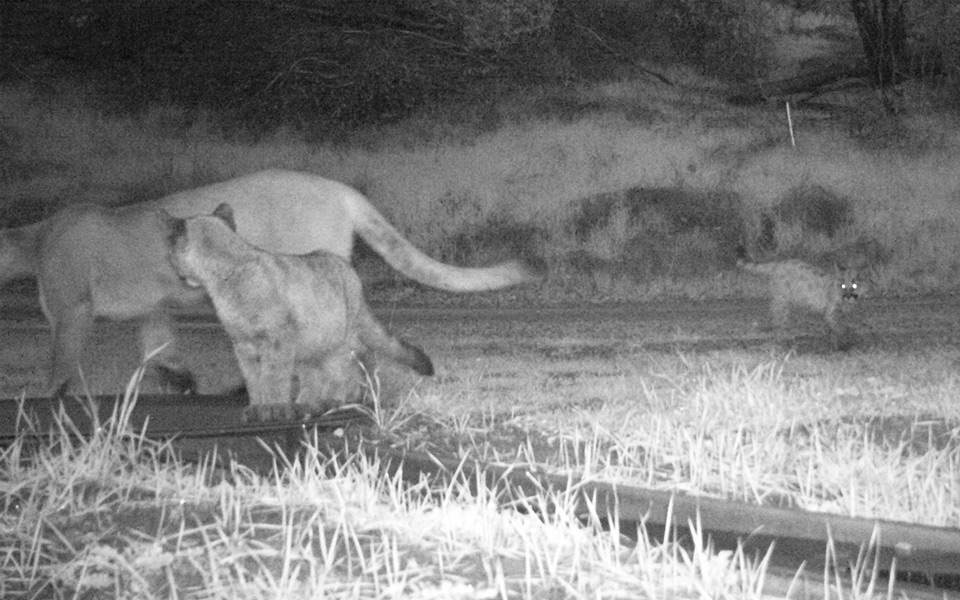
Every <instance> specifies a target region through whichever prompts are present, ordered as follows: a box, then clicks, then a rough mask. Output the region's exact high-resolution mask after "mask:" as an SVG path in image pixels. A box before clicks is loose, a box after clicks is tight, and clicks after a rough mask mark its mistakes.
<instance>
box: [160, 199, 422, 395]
mask: <svg viewBox="0 0 960 600" xmlns="http://www.w3.org/2000/svg"><path fill="white" fill-rule="evenodd" d="M232 224H233V223H232V220H231V218H230V214H229V206H228V205H222V206H221V207H218V209H217V211H216V212H215V215H214V216H199V217H194V218H190V219H187V220H177V221H175V222H174V223H173V224H172V230H171V235H170V242H169V243H170V248H171V251H170V259H171V262H172V264H173V266H174V269H175V270H176V271H177V272H178V273H179V274H180V275H181V276H182V277H184V278H185V279H186V281H187V282H188V283H190V284H193V285H199V286H202V287H203V288H204V290H205V291H206V292H207V294H208V295H209V297H210V299H211V300H212V301H213V306H214V308H215V309H216V311H217V317H218V318H219V319H220V322H221V323H222V324H223V326H224V328H225V329H226V331H227V334H228V335H229V336H230V339H231V341H232V342H233V347H234V351H235V353H236V356H237V360H238V362H239V364H240V370H241V371H242V372H243V377H244V380H245V381H246V384H247V390H248V392H249V394H250V399H251V404H252V405H253V406H255V407H256V406H262V405H270V404H287V403H289V402H290V400H291V394H292V391H291V390H292V381H293V377H294V375H296V376H297V379H298V381H299V387H300V389H299V393H298V395H297V398H296V402H297V404H311V405H317V404H320V405H327V404H328V403H333V404H342V403H344V402H347V401H351V400H355V399H357V397H358V395H359V391H360V387H359V383H360V380H359V375H360V373H359V371H358V370H357V369H358V367H357V361H356V358H357V357H358V356H360V355H362V354H364V353H365V352H366V351H368V350H369V351H375V352H377V353H380V354H382V355H383V356H387V357H390V358H392V359H394V360H396V361H398V362H400V363H402V364H405V365H407V366H409V367H410V368H412V369H414V370H416V371H417V372H418V373H420V374H422V375H432V374H433V365H432V364H431V362H430V359H429V358H428V357H427V355H426V354H424V353H423V351H422V350H420V349H419V348H416V347H414V346H411V345H409V344H406V343H404V342H401V341H400V340H397V339H396V338H394V337H393V336H390V335H389V334H387V332H386V331H384V329H383V327H382V326H381V325H380V324H379V323H378V322H377V321H376V319H374V317H373V315H371V314H370V311H369V309H368V308H367V305H366V302H364V300H363V291H362V288H361V285H360V279H359V278H358V277H357V275H356V273H355V272H354V270H353V269H352V268H351V267H350V265H349V264H348V263H347V262H346V261H345V260H344V259H342V258H340V257H339V256H336V255H334V254H331V253H330V252H324V251H316V252H311V253H309V254H304V255H289V254H275V253H269V252H265V251H263V250H259V249H257V248H255V247H253V246H251V245H250V244H248V243H247V242H246V241H244V240H243V239H242V238H241V237H240V236H239V235H237V234H236V233H234V232H233V231H232V230H231V228H230V226H228V225H232Z"/></svg>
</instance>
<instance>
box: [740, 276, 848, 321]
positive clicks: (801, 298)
mask: <svg viewBox="0 0 960 600" xmlns="http://www.w3.org/2000/svg"><path fill="white" fill-rule="evenodd" d="M737 265H738V266H739V267H740V268H741V269H743V270H745V271H748V272H750V273H755V274H757V275H762V276H765V277H766V278H767V279H768V283H769V286H770V288H769V289H770V312H771V315H772V317H773V323H774V325H775V326H776V327H785V326H786V324H787V320H788V318H789V316H790V309H791V308H801V309H804V310H808V311H810V312H814V313H818V314H820V315H822V316H823V318H824V320H825V321H826V322H827V325H828V326H829V327H830V329H831V330H833V331H835V332H838V331H840V328H839V325H838V322H837V312H838V311H839V310H840V309H841V307H842V305H843V304H844V302H845V301H848V300H856V299H857V297H858V296H859V289H858V284H857V283H856V282H855V281H853V280H852V279H848V278H846V274H842V273H829V272H827V271H825V270H823V269H819V268H817V267H814V266H813V265H810V264H808V263H805V262H803V261H802V260H796V259H791V260H779V261H771V262H764V263H754V262H746V261H740V262H738V263H737Z"/></svg>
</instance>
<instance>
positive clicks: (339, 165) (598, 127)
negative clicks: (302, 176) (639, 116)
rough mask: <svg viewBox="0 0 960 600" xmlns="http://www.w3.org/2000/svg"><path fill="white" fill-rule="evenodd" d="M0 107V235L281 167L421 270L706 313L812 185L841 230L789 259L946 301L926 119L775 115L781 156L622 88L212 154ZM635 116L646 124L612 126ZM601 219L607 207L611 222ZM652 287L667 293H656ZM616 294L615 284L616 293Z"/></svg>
mask: <svg viewBox="0 0 960 600" xmlns="http://www.w3.org/2000/svg"><path fill="white" fill-rule="evenodd" d="M638 95H643V96H642V97H643V100H642V101H640V100H637V97H638ZM626 98H630V100H629V102H630V103H632V105H633V106H632V107H631V108H629V110H624V106H623V102H624V101H625V99H626ZM0 100H2V101H0V105H2V106H3V107H4V108H3V110H2V112H0V124H2V129H0V132H2V135H3V137H4V140H5V142H6V143H5V144H3V146H2V152H3V158H4V160H5V167H4V173H3V181H2V186H3V202H4V204H5V205H6V207H7V211H6V213H5V214H6V215H11V216H6V217H5V220H6V221H8V222H15V221H16V214H15V213H16V212H17V211H22V212H24V213H29V214H36V211H30V210H27V209H26V208H25V207H29V206H34V205H37V204H41V205H45V206H59V205H62V204H64V203H68V202H75V201H80V200H92V201H98V202H108V203H126V202H130V201H135V200H143V199H147V198H152V197H157V196H160V195H162V194H165V193H169V192H172V191H175V190H179V189H186V188H191V187H196V186H198V185H202V184H205V183H209V182H212V181H217V180H221V179H225V178H229V177H233V176H236V175H239V174H242V173H247V172H251V171H255V170H258V169H262V168H267V167H282V168H289V169H297V170H305V171H311V172H315V173H318V174H321V175H324V176H327V177H331V178H334V179H338V180H341V181H345V182H347V183H350V184H352V185H354V186H356V187H358V188H359V189H360V190H361V191H363V192H364V193H365V194H367V195H368V196H369V197H370V198H371V200H372V201H373V202H374V203H375V204H376V205H377V206H378V207H379V208H380V209H381V210H383V212H385V213H386V214H387V215H388V217H389V218H390V219H391V220H392V221H393V222H394V223H396V224H397V225H398V226H399V227H400V229H401V230H402V231H403V232H404V233H405V234H406V235H407V236H408V237H409V238H410V239H411V240H412V241H413V242H414V243H415V244H417V245H418V246H420V247H422V248H423V249H424V250H426V251H427V252H429V253H431V254H433V255H435V256H437V257H438V258H441V259H445V260H457V261H461V260H467V261H468V262H469V261H470V257H469V256H465V252H464V248H463V244H464V242H465V241H466V242H470V240H471V239H473V240H476V242H475V243H474V242H470V243H468V248H469V249H470V251H473V250H476V252H477V253H479V254H480V255H481V256H482V254H483V252H484V251H486V250H489V249H490V248H489V247H491V246H492V247H497V246H502V247H506V248H511V249H514V250H518V251H521V252H524V253H528V254H537V255H539V256H542V257H545V258H546V259H547V260H548V262H549V263H550V264H551V270H552V273H553V278H552V281H553V282H554V283H555V284H556V286H555V289H554V291H558V292H562V291H563V290H564V289H568V290H569V289H583V285H582V284H583V281H582V280H581V279H578V277H579V276H578V275H577V273H579V272H581V271H584V270H585V271H587V272H605V273H606V276H607V277H608V279H611V280H612V283H610V284H609V285H608V286H607V287H608V289H598V291H599V292H601V293H607V294H609V293H613V294H614V296H617V295H620V294H625V295H627V296H631V297H633V296H636V295H644V296H648V295H650V292H651V291H652V290H655V289H662V288H664V287H665V288H666V289H671V288H678V287H680V288H682V287H683V286H684V285H689V286H691V288H690V289H691V290H697V291H696V292H695V294H694V293H693V292H691V295H700V294H706V295H724V294H727V293H729V292H730V290H729V289H728V288H725V287H723V286H720V287H717V289H716V290H714V291H712V292H711V286H710V285H707V284H706V282H709V281H710V280H711V279H712V278H713V277H714V275H715V271H716V270H717V269H720V270H722V269H726V268H732V260H723V261H719V262H717V264H715V265H711V266H710V267H709V268H708V269H707V272H704V265H705V264H706V263H704V257H714V258H716V257H718V256H720V257H722V256H732V251H733V246H734V245H736V244H737V243H741V242H742V241H743V240H741V239H739V238H740V237H742V236H741V235H740V234H737V233H736V232H737V231H738V229H739V228H740V226H741V225H740V224H741V223H742V224H743V228H744V229H743V232H744V233H743V236H746V237H747V238H748V239H747V240H746V241H747V242H748V243H749V242H751V241H752V240H753V239H754V238H757V237H758V236H760V235H761V234H762V231H761V227H760V225H759V224H760V223H761V221H762V218H761V217H762V215H763V214H769V213H770V212H771V211H774V210H775V208H776V207H777V206H778V205H779V203H780V202H783V201H784V200H785V199H786V198H788V197H790V196H791V195H792V194H795V191H796V190H797V189H803V188H806V187H810V186H817V187H818V189H822V190H823V194H826V195H828V196H833V197H836V198H841V199H842V200H843V202H845V203H847V204H848V205H849V206H850V214H851V215H852V218H851V222H850V223H849V224H848V226H846V227H845V228H844V229H843V230H842V232H841V234H840V235H836V236H833V237H831V238H830V239H828V240H826V243H825V244H824V243H822V242H823V240H821V239H820V238H818V237H817V235H814V234H816V232H810V233H811V235H808V234H807V233H805V232H801V234H802V235H800V237H799V238H797V240H798V241H797V242H796V245H798V246H800V247H803V246H806V251H807V254H810V253H817V254H820V253H823V252H830V251H833V250H836V249H838V248H842V247H844V246H845V245H849V244H851V243H855V242H867V241H868V242H870V243H872V244H876V245H878V246H879V247H880V248H882V249H883V252H882V255H883V256H884V257H887V258H886V259H885V262H884V263H883V264H871V265H870V266H871V267H873V270H872V276H873V277H874V279H875V284H876V285H875V286H874V290H875V292H886V291H897V292H900V291H920V290H940V291H950V290H954V289H957V287H958V284H960V279H958V278H960V264H958V262H957V261H958V260H960V259H958V258H956V257H958V256H960V252H958V250H960V247H958V246H957V243H958V242H957V241H956V240H958V239H960V235H957V229H958V227H960V209H958V206H960V205H958V203H957V202H956V201H955V200H956V198H957V196H958V194H960V175H957V174H956V169H953V168H952V165H953V164H954V163H955V162H956V158H957V141H958V140H957V135H958V134H957V132H958V128H956V127H955V126H954V125H951V124H950V121H948V120H943V119H937V118H935V117H933V116H931V117H930V118H929V119H927V120H922V119H917V120H916V122H915V123H913V124H910V123H906V124H904V125H903V129H904V133H903V136H904V138H903V139H902V140H901V141H900V142H898V143H897V144H896V145H891V146H889V147H887V148H886V149H878V148H875V147H868V146H865V145H864V144H862V143H858V142H856V141H854V140H852V139H851V138H850V137H849V136H847V134H846V133H845V132H838V131H836V130H835V129H831V128H826V127H821V126H818V125H815V123H814V122H812V121H806V120H804V112H803V110H795V117H796V131H795V133H796V137H797V139H798V144H797V146H796V147H795V148H794V147H790V146H789V142H788V137H787V134H786V129H785V125H784V123H783V117H782V114H781V113H780V111H779V109H777V110H771V111H769V112H764V111H756V110H754V111H750V112H748V111H744V110H742V109H735V108H730V107H726V106H724V105H723V104H720V103H717V102H715V101H713V100H710V99H709V97H700V98H696V99H695V101H694V99H692V98H690V97H689V95H686V94H685V93H683V92H678V91H677V90H672V89H667V88H663V87H652V86H639V87H638V86H636V84H623V85H621V86H611V85H604V86H597V87H593V88H585V89H582V90H578V91H577V90H575V91H573V92H572V93H570V94H569V95H568V96H567V100H568V101H572V102H574V103H577V102H583V103H589V102H596V101H598V100H599V101H603V102H605V103H606V105H607V106H608V109H606V110H601V111H594V112H586V113H584V114H583V115H582V116H580V117H578V118H575V119H573V120H568V119H564V120H558V119H556V118H554V117H552V116H550V113H549V112H544V113H538V112H537V110H536V109H529V108H528V109H525V110H520V111H518V112H516V113H515V114H514V115H513V116H511V117H508V118H505V119H503V120H501V121H500V124H499V126H498V127H497V128H496V129H493V130H475V129H471V128H470V127H469V126H467V127H462V128H460V129H459V130H458V131H459V133H454V134H453V135H452V137H450V136H448V135H447V133H443V134H438V133H437V132H436V131H435V132H433V133H429V134H427V135H426V137H423V134H424V131H423V130H422V129H421V126H422V125H423V124H422V123H420V122H418V121H417V120H416V119H412V120H410V121H409V122H408V124H409V125H408V127H407V128H404V127H402V126H392V127H389V128H383V129H381V130H370V131H368V132H367V133H360V134H357V136H356V139H357V140H358V143H355V144H350V143H343V142H341V143H337V144H334V143H311V144H308V143H306V142H305V141H303V140H302V139H300V138H299V137H298V136H297V135H295V134H293V133H290V132H284V131H279V132H277V133H275V134H274V135H272V136H270V137H264V138H260V139H258V140H256V141H253V140H249V139H248V140H245V139H244V137H243V136H242V135H239V136H238V135H233V136H225V135H223V134H222V133H221V132H219V131H217V130H215V129H214V128H213V127H211V126H209V125H207V124H206V121H205V120H204V119H203V117H202V115H197V114H190V115H187V114H186V113H184V112H182V111H178V110H176V109H152V110H150V111H148V112H146V113H144V114H141V115H139V116H137V117H132V118H112V117H108V116H106V115H104V114H101V113H97V112H94V111H91V110H89V109H87V108H85V106H86V105H85V104H84V103H83V102H82V100H80V99H78V97H77V96H71V95H66V96H58V97H54V98H50V97H43V96H38V95H37V94H35V93H32V92H29V91H27V90H25V89H23V88H15V89H10V88H7V89H4V90H2V91H0ZM641 107H642V108H643V109H644V110H647V111H649V112H648V113H647V114H649V116H650V118H649V119H643V120H635V119H633V118H631V116H630V115H631V114H633V113H632V112H631V111H636V110H638V109H640V108H641ZM891 118H892V117H891ZM455 131H457V130H455ZM436 135H440V137H439V138H438V137H436ZM360 141H362V142H363V143H359V142H360ZM644 190H653V191H654V192H656V193H657V194H659V196H657V197H659V198H664V197H671V196H672V197H673V198H676V201H677V202H680V203H683V205H684V206H685V208H682V209H678V211H679V212H676V211H675V214H672V215H671V214H670V213H669V212H666V213H664V212H663V210H664V209H663V207H662V206H659V207H658V206H653V207H652V208H651V209H650V210H648V209H645V208H643V206H645V205H644V204H643V203H644V202H648V197H647V196H645V195H644V193H643V191H644ZM704 194H707V196H704ZM605 197H606V198H608V205H609V206H610V207H611V211H613V212H612V213H611V215H609V217H608V216H605V215H603V214H602V213H598V214H600V216H601V217H602V218H603V219H607V218H609V223H608V224H607V225H603V224H602V223H601V225H599V226H597V227H596V228H595V229H594V230H593V232H592V235H590V236H583V235H582V232H580V233H578V225H577V223H578V222H581V221H578V219H582V218H583V214H584V213H583V211H584V210H585V209H584V206H585V201H587V200H590V201H594V200H597V199H603V198H605ZM704 197H706V198H708V199H709V198H716V199H717V201H722V202H724V203H725V204H724V206H729V209H727V208H725V209H724V211H725V214H727V213H729V214H728V216H727V217H726V218H727V219H728V221H729V223H730V225H729V226H728V225H722V226H720V227H719V228H718V229H714V225H712V224H707V223H704V224H701V225H695V226H694V227H692V228H690V229H689V230H687V229H683V228H682V227H684V226H682V225H678V223H679V224H682V223H684V222H693V223H695V224H696V223H698V221H697V219H702V217H700V216H698V214H699V212H700V211H702V210H703V209H704V207H703V205H702V204H700V203H699V202H701V200H699V199H702V198H704ZM691 198H694V199H698V200H696V201H690V199H691ZM601 205H602V203H601ZM617 207H626V209H627V210H628V212H627V213H625V215H626V220H624V219H619V217H618V216H617V214H616V209H617ZM645 211H646V212H645ZM651 211H652V212H651ZM658 215H659V217H658ZM620 216H624V215H620ZM657 218H669V219H670V222H669V223H668V226H667V227H666V229H664V230H663V233H664V234H665V237H663V239H660V238H658V237H656V236H657V235H658V234H657V231H658V228H660V229H663V227H662V226H661V225H659V224H658V222H657ZM618 219H619V220H618ZM780 225H781V227H783V228H786V229H784V231H788V230H789V229H788V224H780ZM511 227H512V228H513V229H511ZM510 236H512V238H511V237H510ZM781 238H782V236H781ZM484 246H487V248H485V247H484ZM786 249H790V246H788V247H785V248H781V250H786ZM468 253H469V252H468ZM577 257H580V258H579V259H577V260H579V262H577V261H576V260H574V258H577ZM582 258H585V260H581V259H582ZM476 259H477V257H474V260H476ZM872 260H873V259H872ZM873 262H877V261H876V260H873ZM578 265H580V266H578ZM657 277H665V278H666V279H667V280H668V281H673V282H674V284H673V285H672V286H671V285H667V286H663V285H662V284H661V283H658V282H657V280H656V279H655V278H657ZM621 280H622V281H627V282H629V284H630V285H628V286H626V287H625V288H624V287H622V286H619V283H618V281H621ZM677 282H680V283H679V284H678V283H677ZM684 282H685V283H684ZM618 286H619V287H618ZM599 287H601V288H602V287H604V286H602V285H601V286H599ZM616 290H621V291H619V292H617V291H616Z"/></svg>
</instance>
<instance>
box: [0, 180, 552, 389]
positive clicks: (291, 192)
mask: <svg viewBox="0 0 960 600" xmlns="http://www.w3.org/2000/svg"><path fill="white" fill-rule="evenodd" d="M227 201H229V202H230V203H231V204H232V205H233V206H234V214H235V218H236V223H237V230H238V232H239V233H240V235H241V236H243V237H244V238H245V239H246V240H247V241H249V242H251V243H252V244H253V245H255V246H257V247H260V248H263V249H265V250H268V251H271V252H280V253H288V254H302V253H307V252H311V251H314V250H325V251H327V252H331V253H333V254H335V255H337V256H340V257H342V258H344V259H347V260H349V259H350V256H351V252H352V249H353V238H354V235H359V236H360V237H362V238H363V239H364V240H365V241H366V242H367V243H368V244H369V245H370V246H371V247H372V248H373V249H374V250H376V251H377V252H379V253H380V254H381V255H382V256H383V258H384V260H386V261H387V263H389V264H391V265H392V266H394V267H395V268H396V269H398V270H399V271H400V272H402V273H404V274H406V275H408V276H409V277H411V278H413V279H415V280H417V281H419V282H421V283H424V284H426V285H430V286H433V287H437V288H440V289H444V290H449V291H457V292H475V291H483V290H492V289H498V288H503V287H508V286H511V285H516V284H521V283H529V282H532V281H536V280H537V279H539V278H540V275H541V274H540V273H539V272H537V271H536V270H535V269H533V268H531V267H528V266H527V265H525V264H523V263H521V262H518V261H509V262H505V263H501V264H499V265H495V266H492V267H487V268H460V267H455V266H452V265H446V264H443V263H440V262H437V261H435V260H433V259H431V258H430V257H428V256H426V255H424V254H423V253H422V252H420V251H419V250H417V249H416V248H415V247H414V246H413V245H411V244H410V243H409V242H408V241H407V240H406V239H404V238H403V237H402V236H401V235H400V233H399V232H398V231H397V230H396V229H395V228H394V227H393V226H392V225H391V224H390V223H389V222H388V221H387V220H386V219H384V218H383V216H382V215H381V214H380V213H379V212H377V210H376V209H375V208H374V207H373V206H372V205H371V204H370V202H369V201H368V200H367V199H366V198H364V197H363V195H361V194H360V193H359V192H357V191H356V190H354V189H353V188H351V187H349V186H346V185H344V184H342V183H338V182H336V181H331V180H329V179H324V178H323V177H318V176H316V175H310V174H306V173H297V172H292V171H280V170H268V171H261V172H259V173H254V174H251V175H246V176H244V177H238V178H236V179H231V180H228V181H224V182H222V183H218V184H214V185H210V186H206V187H202V188H198V189H194V190H188V191H184V192H179V193H177V194H173V195H170V196H166V197H164V198H161V199H159V200H156V201H151V202H146V203H142V204H139V205H135V206H131V207H128V208H124V209H118V210H108V209H104V208H101V207H97V206H90V205H83V206H77V207H73V208H68V209H66V210H64V211H62V212H61V213H59V214H57V215H55V216H53V217H51V218H50V219H47V220H46V221H43V222H41V223H39V224H35V225H30V226H27V227H21V228H17V229H7V230H4V231H0V285H3V284H4V283H6V282H7V281H10V280H11V279H13V278H16V277H21V276H36V277H37V278H38V279H39V280H40V281H39V284H40V302H41V304H42V305H43V307H44V313H45V314H46V317H47V319H48V320H49V322H50V324H51V326H52V327H53V330H54V344H53V346H54V349H53V367H52V369H51V372H50V380H49V389H50V390H51V391H59V392H63V391H65V390H67V389H69V386H70V383H71V380H72V379H73V378H74V376H75V375H76V365H77V358H78V357H79V356H80V353H81V352H82V350H83V348H84V347H85V346H86V344H87V340H88V338H89V335H90V331H91V328H92V323H93V319H94V317H106V318H109V319H124V318H137V319H141V320H143V322H144V326H143V328H142V329H141V340H142V343H143V350H144V352H150V351H153V350H155V349H156V348H158V347H161V346H165V350H164V352H163V353H162V354H161V355H160V356H159V357H158V364H159V367H160V371H161V374H163V375H164V376H165V378H166V379H167V380H168V382H169V383H170V384H172V385H173V386H174V387H175V388H178V389H181V390H184V391H190V390H193V389H195V382H194V380H193V377H192V375H191V374H190V373H189V372H188V371H186V370H185V369H183V367H182V365H181V363H180V361H179V359H178V358H177V353H176V348H175V343H174V342H175V338H174V336H173V332H172V329H171V327H170V317H169V316H168V314H167V311H166V307H167V305H170V304H184V303H196V302H198V301H199V299H200V297H201V295H200V294H198V293H196V292H189V291H185V289H184V287H183V286H182V285H181V283H180V281H179V279H178V278H176V277H175V275H174V273H173V270H172V267H171V266H170V264H169V261H168V260H167V256H166V251H165V243H164V240H163V236H164V235H165V233H164V227H163V226H162V225H161V221H162V219H160V218H159V217H158V215H159V214H160V213H159V212H158V211H160V210H166V211H169V212H170V213H171V214H173V215H174V216H176V217H189V216H194V215H198V214H210V213H212V212H213V210H214V209H215V208H216V207H217V206H218V205H219V204H221V203H223V202H227Z"/></svg>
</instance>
